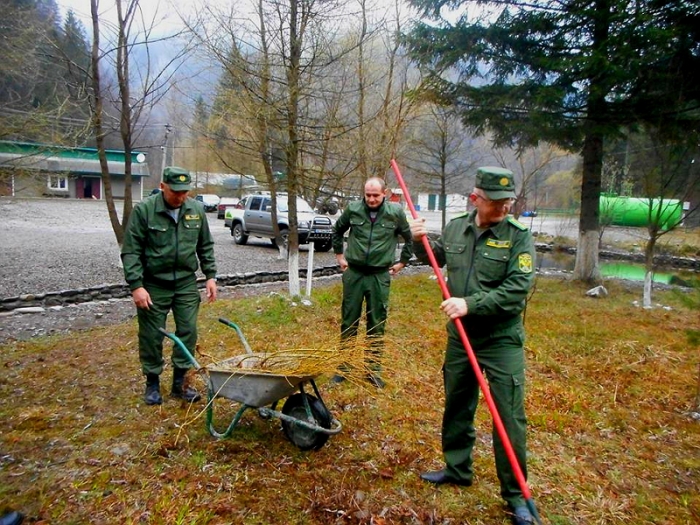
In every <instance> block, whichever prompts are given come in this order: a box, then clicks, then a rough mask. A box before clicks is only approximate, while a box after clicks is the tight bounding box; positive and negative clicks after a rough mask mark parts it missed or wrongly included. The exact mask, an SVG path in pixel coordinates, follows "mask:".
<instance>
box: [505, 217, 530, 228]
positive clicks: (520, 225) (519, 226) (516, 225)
mask: <svg viewBox="0 0 700 525" xmlns="http://www.w3.org/2000/svg"><path fill="white" fill-rule="evenodd" d="M508 222H509V223H511V224H512V225H513V226H515V227H516V228H517V229H519V230H522V231H527V229H528V228H527V226H525V225H524V224H523V223H522V222H519V221H517V220H515V219H514V218H513V217H508Z"/></svg>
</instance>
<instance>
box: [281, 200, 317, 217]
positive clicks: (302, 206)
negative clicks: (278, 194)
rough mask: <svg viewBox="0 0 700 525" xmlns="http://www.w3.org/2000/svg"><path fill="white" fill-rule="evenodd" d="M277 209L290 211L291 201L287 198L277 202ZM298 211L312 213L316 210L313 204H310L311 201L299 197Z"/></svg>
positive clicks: (284, 211)
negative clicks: (312, 206)
mask: <svg viewBox="0 0 700 525" xmlns="http://www.w3.org/2000/svg"><path fill="white" fill-rule="evenodd" d="M277 210H278V211H281V212H283V213H286V212H288V211H289V203H288V202H287V201H286V200H284V201H282V200H280V201H278V202H277ZM297 211H298V212H302V211H304V212H310V213H313V212H314V210H313V209H312V208H311V206H309V203H308V202H306V201H305V200H304V199H302V198H300V197H299V198H297Z"/></svg>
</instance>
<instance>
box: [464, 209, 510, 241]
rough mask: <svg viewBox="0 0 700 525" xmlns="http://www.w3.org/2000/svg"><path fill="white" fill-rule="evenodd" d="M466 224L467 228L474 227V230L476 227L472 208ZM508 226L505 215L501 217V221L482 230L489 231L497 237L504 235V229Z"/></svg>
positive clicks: (474, 213) (474, 211) (474, 212)
mask: <svg viewBox="0 0 700 525" xmlns="http://www.w3.org/2000/svg"><path fill="white" fill-rule="evenodd" d="M467 219H468V221H469V222H468V224H467V229H468V228H474V231H476V229H477V225H476V210H473V211H472V212H471V213H470V214H469V215H468V216H467ZM507 228H508V216H506V218H505V219H503V220H502V221H501V222H499V223H498V224H494V225H493V226H489V227H488V228H485V229H484V232H486V231H490V232H491V234H492V235H493V236H494V237H496V238H497V239H499V238H501V237H505V235H506V231H507Z"/></svg>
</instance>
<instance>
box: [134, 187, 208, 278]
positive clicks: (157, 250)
mask: <svg viewBox="0 0 700 525" xmlns="http://www.w3.org/2000/svg"><path fill="white" fill-rule="evenodd" d="M121 257H122V263H123V264H124V277H125V278H126V282H127V283H129V288H130V289H131V290H135V289H136V288H140V287H141V286H143V282H144V279H146V280H148V279H149V278H151V279H156V280H159V281H177V280H179V279H182V278H185V277H189V276H191V275H193V274H194V272H196V271H197V268H198V266H199V265H200V264H201V267H202V273H203V274H204V275H205V277H206V278H207V279H211V278H213V277H216V263H215V262H214V239H213V238H212V236H211V232H210V231H209V223H208V222H207V217H206V215H205V213H204V207H203V206H202V204H201V203H199V202H197V201H195V200H194V199H187V200H186V201H185V203H184V204H183V205H182V207H181V208H180V214H179V216H178V221H177V223H175V221H174V220H173V218H172V217H171V216H170V215H169V214H168V211H167V209H166V207H165V201H164V200H163V195H162V193H159V194H157V195H153V196H151V197H149V198H147V199H146V200H145V201H141V202H140V203H139V204H137V205H136V207H135V208H134V210H133V212H132V213H131V217H130V218H129V224H128V225H127V228H126V234H125V235H124V244H123V245H122V252H121Z"/></svg>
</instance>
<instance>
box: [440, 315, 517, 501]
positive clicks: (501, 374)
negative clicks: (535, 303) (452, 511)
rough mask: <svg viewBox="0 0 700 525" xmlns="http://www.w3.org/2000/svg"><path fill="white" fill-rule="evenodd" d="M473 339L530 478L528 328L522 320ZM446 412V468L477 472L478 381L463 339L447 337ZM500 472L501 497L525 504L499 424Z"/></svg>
mask: <svg viewBox="0 0 700 525" xmlns="http://www.w3.org/2000/svg"><path fill="white" fill-rule="evenodd" d="M470 344H471V345H472V348H473V349H474V353H475V355H476V358H477V361H478V363H479V366H480V368H481V369H482V371H483V373H484V375H485V377H486V379H487V380H488V385H489V390H490V392H491V395H492V397H493V400H494V403H495V405H496V408H497V409H498V413H499V415H500V417H501V420H502V422H503V426H504V427H505V429H506V433H507V434H508V437H509V439H510V442H511V445H512V446H513V449H514V452H515V456H516V458H517V460H518V463H519V464H520V468H521V470H522V472H523V475H524V476H525V479H527V468H526V426H527V421H526V417H525V407H524V394H525V358H524V351H523V345H524V330H523V327H522V323H518V324H516V325H514V326H510V327H508V328H505V329H501V330H498V331H495V332H493V333H491V334H488V335H486V336H482V337H478V338H472V337H470ZM443 376H444V382H445V412H444V414H443V421H442V450H443V455H444V459H445V465H446V469H447V473H448V475H449V476H450V477H453V478H455V479H459V480H465V481H467V480H468V481H471V480H472V478H473V476H474V470H473V466H472V464H473V448H474V443H475V441H476V429H475V427H474V416H475V413H476V408H477V404H478V401H479V384H478V382H477V379H476V375H475V374H474V370H473V368H472V366H471V364H470V362H469V358H468V356H467V353H466V351H465V349H464V346H463V345H462V342H461V340H460V341H457V340H455V339H453V338H452V337H450V338H448V342H447V350H446V353H445V364H444V366H443ZM492 436H493V452H494V456H495V462H496V472H497V474H498V480H499V481H500V484H501V496H502V497H503V499H504V500H505V501H507V502H508V503H510V504H511V505H512V506H513V507H517V506H521V505H524V504H525V500H524V498H523V495H522V491H521V490H520V485H519V484H518V482H517V478H516V477H515V474H514V473H513V470H512V468H511V465H510V462H509V460H508V457H507V455H506V452H505V449H504V448H503V443H502V441H501V438H500V437H499V436H498V432H497V431H496V428H495V425H494V426H493V428H492Z"/></svg>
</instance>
